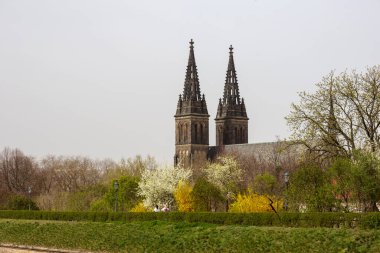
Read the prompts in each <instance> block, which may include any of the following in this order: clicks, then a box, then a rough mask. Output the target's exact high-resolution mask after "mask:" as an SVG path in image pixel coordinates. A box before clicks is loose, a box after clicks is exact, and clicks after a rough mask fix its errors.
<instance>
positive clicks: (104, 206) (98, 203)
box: [90, 198, 113, 212]
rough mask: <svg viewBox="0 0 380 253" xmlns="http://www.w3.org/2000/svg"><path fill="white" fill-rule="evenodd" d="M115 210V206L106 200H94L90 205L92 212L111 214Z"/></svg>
mask: <svg viewBox="0 0 380 253" xmlns="http://www.w3.org/2000/svg"><path fill="white" fill-rule="evenodd" d="M112 210H113V206H111V205H110V203H109V201H107V200H106V199H105V198H100V199H97V200H94V201H93V202H92V203H91V205H90V211H92V212H110V211H112Z"/></svg>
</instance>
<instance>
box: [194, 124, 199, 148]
mask: <svg viewBox="0 0 380 253" xmlns="http://www.w3.org/2000/svg"><path fill="white" fill-rule="evenodd" d="M194 142H195V143H198V125H197V124H194Z"/></svg>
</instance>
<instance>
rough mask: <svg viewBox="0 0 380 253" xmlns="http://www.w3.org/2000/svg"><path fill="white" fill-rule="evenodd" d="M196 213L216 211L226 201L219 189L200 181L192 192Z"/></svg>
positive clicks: (203, 180) (205, 181)
mask: <svg viewBox="0 0 380 253" xmlns="http://www.w3.org/2000/svg"><path fill="white" fill-rule="evenodd" d="M191 197H192V199H193V207H194V210H195V211H203V212H204V211H215V210H216V209H217V207H218V205H220V204H221V202H222V201H223V200H224V198H223V197H222V194H221V193H220V191H219V189H218V188H217V187H216V186H215V185H213V184H212V183H210V182H208V181H207V180H205V179H199V180H198V181H197V182H196V183H195V185H194V188H193V191H192V192H191Z"/></svg>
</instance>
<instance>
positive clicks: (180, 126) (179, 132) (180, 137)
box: [178, 124, 182, 143]
mask: <svg viewBox="0 0 380 253" xmlns="http://www.w3.org/2000/svg"><path fill="white" fill-rule="evenodd" d="M178 138H179V143H181V142H182V124H180V125H179V131H178Z"/></svg>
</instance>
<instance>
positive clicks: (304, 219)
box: [0, 210, 380, 228]
mask: <svg viewBox="0 0 380 253" xmlns="http://www.w3.org/2000/svg"><path fill="white" fill-rule="evenodd" d="M0 218H5V219H32V220H62V221H100V222H105V221H123V222H133V221H152V220H162V221H186V222H203V223H213V224H225V225H230V224H236V225H253V226H287V227H348V228H355V227H361V228H380V213H287V212H282V213H279V215H278V216H277V215H276V214H274V213H209V212H189V213H182V212H168V213H163V212H160V213H153V212H148V213H122V212H49V211H21V210H18V211H8V210H0Z"/></svg>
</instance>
